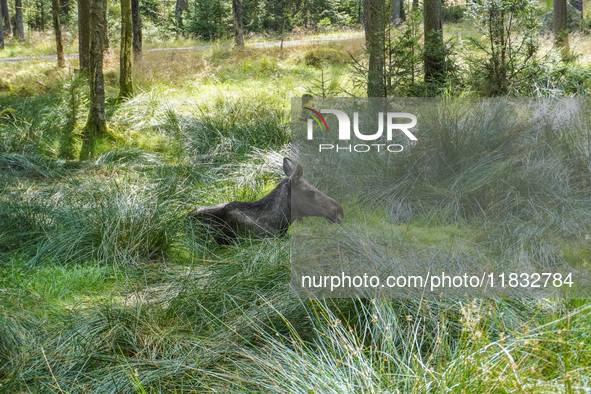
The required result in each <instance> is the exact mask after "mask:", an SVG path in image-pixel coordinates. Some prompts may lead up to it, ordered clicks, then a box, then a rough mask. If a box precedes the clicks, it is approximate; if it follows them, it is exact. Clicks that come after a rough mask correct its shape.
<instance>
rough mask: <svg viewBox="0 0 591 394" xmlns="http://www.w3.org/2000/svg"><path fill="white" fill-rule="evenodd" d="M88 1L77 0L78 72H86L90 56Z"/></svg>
mask: <svg viewBox="0 0 591 394" xmlns="http://www.w3.org/2000/svg"><path fill="white" fill-rule="evenodd" d="M89 23H90V0H78V60H79V61H80V70H81V71H88V58H89V56H90V54H89V51H90V29H89Z"/></svg>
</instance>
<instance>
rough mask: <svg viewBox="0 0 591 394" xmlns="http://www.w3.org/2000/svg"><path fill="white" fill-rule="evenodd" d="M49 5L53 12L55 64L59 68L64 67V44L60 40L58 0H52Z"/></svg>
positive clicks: (60, 27)
mask: <svg viewBox="0 0 591 394" xmlns="http://www.w3.org/2000/svg"><path fill="white" fill-rule="evenodd" d="M51 6H52V10H51V12H52V14H53V31H54V32H55V47H56V52H57V66H58V67H59V68H64V67H66V59H65V58H64V44H63V42H62V26H61V22H60V2H59V0H52V2H51Z"/></svg>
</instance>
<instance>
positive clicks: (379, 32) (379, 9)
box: [363, 0, 386, 97]
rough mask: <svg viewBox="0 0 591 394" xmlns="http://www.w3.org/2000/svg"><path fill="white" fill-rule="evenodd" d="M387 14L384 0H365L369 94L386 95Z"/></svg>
mask: <svg viewBox="0 0 591 394" xmlns="http://www.w3.org/2000/svg"><path fill="white" fill-rule="evenodd" d="M385 19H386V16H385V15H384V1H383V0H363V24H364V25H365V46H366V49H367V51H368V53H369V66H368V71H367V96H368V97H384V96H385V90H384V49H385V48H384V34H385V28H386V23H385Z"/></svg>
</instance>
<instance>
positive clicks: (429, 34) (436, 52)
mask: <svg viewBox="0 0 591 394" xmlns="http://www.w3.org/2000/svg"><path fill="white" fill-rule="evenodd" d="M423 7H424V18H425V20H424V28H425V49H424V51H425V52H424V54H423V61H424V63H425V82H433V81H436V80H440V79H441V77H443V73H444V66H445V51H444V46H443V26H442V20H441V12H442V11H441V8H442V3H441V0H424V2H423Z"/></svg>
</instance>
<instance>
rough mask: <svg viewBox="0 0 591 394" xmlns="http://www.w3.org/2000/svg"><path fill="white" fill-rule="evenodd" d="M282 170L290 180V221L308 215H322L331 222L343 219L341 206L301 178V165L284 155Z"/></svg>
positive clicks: (338, 221) (339, 221) (302, 171)
mask: <svg viewBox="0 0 591 394" xmlns="http://www.w3.org/2000/svg"><path fill="white" fill-rule="evenodd" d="M283 171H284V172H285V175H287V177H288V178H289V180H290V187H291V220H292V221H294V220H301V219H302V218H304V217H308V216H318V217H323V218H325V219H326V220H328V221H329V222H331V223H341V222H342V221H343V219H344V216H345V215H344V213H343V208H342V207H341V206H340V205H339V203H337V202H336V201H335V200H333V199H332V198H330V197H328V196H327V195H326V194H324V193H322V192H321V191H320V190H318V189H317V188H315V187H314V186H312V185H311V184H310V182H308V181H307V180H306V179H305V178H303V176H302V175H303V173H304V170H303V169H302V166H301V165H299V164H296V163H294V162H293V161H292V160H290V159H288V158H287V157H285V158H284V159H283Z"/></svg>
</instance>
